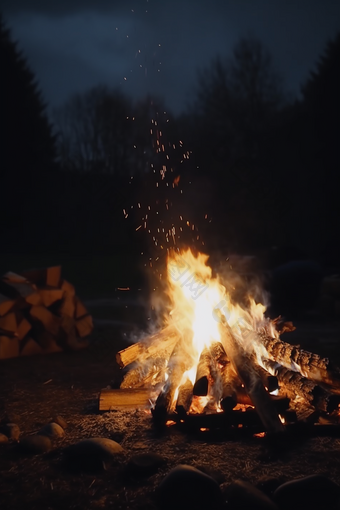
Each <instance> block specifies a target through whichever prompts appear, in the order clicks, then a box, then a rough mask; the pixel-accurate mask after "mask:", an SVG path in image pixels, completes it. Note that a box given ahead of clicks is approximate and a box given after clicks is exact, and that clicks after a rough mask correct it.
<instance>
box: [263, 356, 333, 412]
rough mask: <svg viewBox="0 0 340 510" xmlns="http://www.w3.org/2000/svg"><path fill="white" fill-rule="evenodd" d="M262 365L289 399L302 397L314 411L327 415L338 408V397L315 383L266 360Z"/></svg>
mask: <svg viewBox="0 0 340 510" xmlns="http://www.w3.org/2000/svg"><path fill="white" fill-rule="evenodd" d="M263 363H264V365H265V366H266V367H268V369H270V371H271V372H272V373H275V375H276V376H277V378H278V380H279V383H280V386H281V388H282V390H283V391H285V392H286V393H287V395H288V396H289V397H291V398H295V397H296V396H298V397H302V398H304V399H305V400H306V401H307V402H308V403H309V404H310V405H312V406H313V407H315V409H318V410H319V411H325V412H327V413H331V412H333V411H335V409H337V408H338V406H339V404H340V395H332V394H331V393H330V392H329V391H326V390H325V389H324V388H322V387H321V386H319V385H318V384H316V383H315V382H313V381H310V380H309V379H307V378H306V377H303V376H302V375H301V374H300V373H299V372H294V371H292V370H289V369H288V368H286V367H283V366H281V365H278V364H277V363H275V362H273V361H269V360H267V361H264V362H263Z"/></svg>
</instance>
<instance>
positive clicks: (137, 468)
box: [127, 453, 166, 477]
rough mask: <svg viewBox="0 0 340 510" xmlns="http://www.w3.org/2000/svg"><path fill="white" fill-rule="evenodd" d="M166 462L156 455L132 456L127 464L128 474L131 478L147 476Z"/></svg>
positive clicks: (142, 454)
mask: <svg viewBox="0 0 340 510" xmlns="http://www.w3.org/2000/svg"><path fill="white" fill-rule="evenodd" d="M165 462H166V460H165V459H164V458H163V457H162V456H161V455H158V454H157V453H141V454H139V455H134V456H133V457H131V459H130V460H129V462H128V465H127V470H128V473H129V474H131V475H133V476H140V477H143V476H149V475H152V474H154V473H156V471H157V470H158V468H159V467H160V466H162V465H163V464H165Z"/></svg>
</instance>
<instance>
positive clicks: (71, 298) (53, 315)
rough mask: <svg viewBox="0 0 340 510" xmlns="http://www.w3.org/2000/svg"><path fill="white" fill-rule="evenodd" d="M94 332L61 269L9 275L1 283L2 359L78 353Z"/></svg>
mask: <svg viewBox="0 0 340 510" xmlns="http://www.w3.org/2000/svg"><path fill="white" fill-rule="evenodd" d="M92 329H93V321H92V317H91V315H90V314H89V313H88V311H87V309H86V308H85V306H84V304H83V303H82V302H81V301H80V299H79V298H78V297H77V296H76V292H75V288H74V286H73V285H72V284H71V283H69V282H68V281H66V280H64V279H62V277H61V267H60V266H54V267H48V268H43V269H32V270H27V271H22V272H20V274H17V273H13V272H10V271H9V272H7V273H6V274H4V275H3V276H2V278H1V279H0V359H4V358H12V357H16V356H28V355H32V354H41V353H52V352H59V351H62V350H78V349H81V348H83V347H86V346H87V345H88V342H87V340H86V338H85V337H87V336H88V335H89V334H90V333H91V331H92Z"/></svg>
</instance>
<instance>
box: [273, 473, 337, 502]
mask: <svg viewBox="0 0 340 510" xmlns="http://www.w3.org/2000/svg"><path fill="white" fill-rule="evenodd" d="M339 498H340V487H339V485H338V484H336V483H334V482H332V480H330V479H329V478H327V477H326V476H323V475H311V476H305V477H303V478H298V479H297V480H291V481H290V482H286V483H284V484H283V485H280V487H278V488H277V489H276V491H275V492H274V499H275V501H276V503H277V505H278V507H279V508H280V509H286V508H289V510H301V508H320V509H321V508H333V506H334V505H335V504H336V502H337V501H338V500H339Z"/></svg>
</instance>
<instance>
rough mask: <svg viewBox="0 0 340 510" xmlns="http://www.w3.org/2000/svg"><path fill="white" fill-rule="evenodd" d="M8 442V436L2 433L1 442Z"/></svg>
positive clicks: (0, 435)
mask: <svg viewBox="0 0 340 510" xmlns="http://www.w3.org/2000/svg"><path fill="white" fill-rule="evenodd" d="M4 443H8V437H7V436H5V434H1V433H0V444H4Z"/></svg>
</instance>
